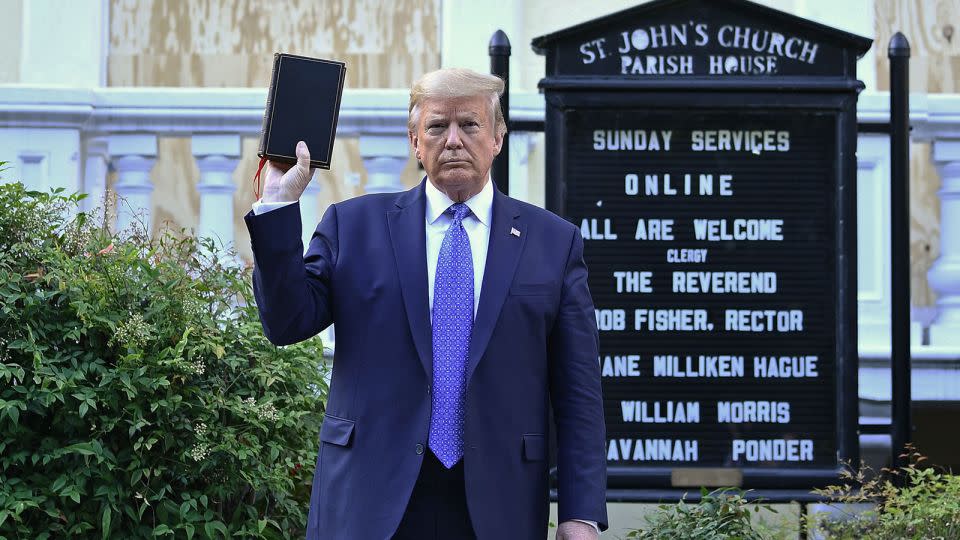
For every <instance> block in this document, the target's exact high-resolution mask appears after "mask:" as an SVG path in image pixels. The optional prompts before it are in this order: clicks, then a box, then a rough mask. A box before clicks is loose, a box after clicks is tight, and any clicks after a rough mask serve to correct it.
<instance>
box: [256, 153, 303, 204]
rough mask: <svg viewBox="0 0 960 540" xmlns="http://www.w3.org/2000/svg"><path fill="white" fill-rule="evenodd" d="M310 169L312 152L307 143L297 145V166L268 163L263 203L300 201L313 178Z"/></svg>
mask: <svg viewBox="0 0 960 540" xmlns="http://www.w3.org/2000/svg"><path fill="white" fill-rule="evenodd" d="M314 170H315V169H311V168H310V150H309V149H308V148H307V143H305V142H303V141H300V142H298V143H297V164H296V165H291V164H289V163H280V162H277V161H267V163H266V166H265V167H264V176H265V178H266V179H265V180H264V182H265V185H264V188H263V202H294V201H298V200H300V195H302V194H303V190H305V189H307V184H309V183H310V179H311V178H313V171H314Z"/></svg>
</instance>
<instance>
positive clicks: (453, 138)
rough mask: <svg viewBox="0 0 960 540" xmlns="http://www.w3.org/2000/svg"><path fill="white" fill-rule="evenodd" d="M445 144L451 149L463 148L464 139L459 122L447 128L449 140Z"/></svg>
mask: <svg viewBox="0 0 960 540" xmlns="http://www.w3.org/2000/svg"><path fill="white" fill-rule="evenodd" d="M445 146H446V148H448V149H450V150H456V149H458V148H463V141H462V140H460V126H458V125H457V124H451V125H450V129H448V130H447V142H446V144H445Z"/></svg>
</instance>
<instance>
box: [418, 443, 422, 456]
mask: <svg viewBox="0 0 960 540" xmlns="http://www.w3.org/2000/svg"><path fill="white" fill-rule="evenodd" d="M422 453H423V445H422V444H418V445H417V455H418V456H419V455H420V454H422Z"/></svg>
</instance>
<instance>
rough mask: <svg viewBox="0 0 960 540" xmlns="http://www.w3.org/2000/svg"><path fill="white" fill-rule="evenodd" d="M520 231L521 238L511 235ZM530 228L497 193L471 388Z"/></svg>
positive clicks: (473, 350) (472, 346) (512, 204)
mask: <svg viewBox="0 0 960 540" xmlns="http://www.w3.org/2000/svg"><path fill="white" fill-rule="evenodd" d="M512 229H516V230H518V231H519V232H520V236H519V237H518V236H516V235H514V234H511V230H512ZM525 229H526V227H525V226H524V223H523V220H521V219H520V208H519V206H518V205H517V203H516V202H515V201H514V200H512V199H510V198H509V197H507V196H506V195H503V194H502V193H500V192H499V191H498V190H496V189H494V191H493V218H492V219H491V223H490V244H489V247H488V248H487V262H486V266H485V267H484V269H483V286H482V287H481V288H480V304H479V306H478V307H477V316H476V318H475V320H474V323H473V335H472V336H471V338H470V354H469V357H468V360H467V377H466V381H467V384H468V385H469V384H470V377H471V376H473V372H474V370H475V369H476V368H477V364H478V363H479V362H480V358H481V357H483V353H484V351H486V350H487V344H488V343H489V342H490V336H491V335H492V334H493V328H494V326H496V323H497V319H498V318H499V317H500V309H501V308H502V307H503V302H504V301H505V300H506V298H507V291H508V290H509V289H510V283H511V281H513V275H514V273H515V272H516V269H517V263H518V262H519V260H520V253H521V251H523V243H524V242H525V241H526V238H527V237H526V235H525V234H524V232H525Z"/></svg>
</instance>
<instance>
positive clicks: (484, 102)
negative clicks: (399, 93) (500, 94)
mask: <svg viewBox="0 0 960 540" xmlns="http://www.w3.org/2000/svg"><path fill="white" fill-rule="evenodd" d="M421 107H422V110H423V113H424V116H425V117H426V116H451V115H456V116H476V117H480V118H486V117H487V113H488V112H489V108H490V102H489V100H488V99H486V98H484V97H483V96H471V97H458V98H428V99H425V100H423V103H422V104H421Z"/></svg>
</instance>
